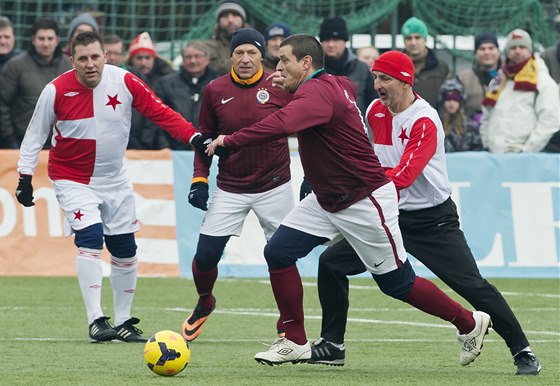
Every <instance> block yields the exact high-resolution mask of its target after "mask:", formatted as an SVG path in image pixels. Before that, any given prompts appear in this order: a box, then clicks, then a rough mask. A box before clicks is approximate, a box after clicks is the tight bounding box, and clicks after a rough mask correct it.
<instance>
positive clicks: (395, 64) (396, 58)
mask: <svg viewBox="0 0 560 386" xmlns="http://www.w3.org/2000/svg"><path fill="white" fill-rule="evenodd" d="M371 70H372V71H379V72H383V73H385V74H387V75H390V76H392V77H393V78H397V79H399V80H402V81H403V82H405V83H408V84H410V85H411V86H412V85H413V84H414V64H413V63H412V59H410V57H409V56H408V55H407V54H405V53H404V52H401V51H394V50H393V51H387V52H385V53H384V54H383V55H381V56H380V57H379V58H377V59H375V62H373V67H372V68H371Z"/></svg>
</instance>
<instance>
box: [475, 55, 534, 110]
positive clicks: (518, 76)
mask: <svg viewBox="0 0 560 386" xmlns="http://www.w3.org/2000/svg"><path fill="white" fill-rule="evenodd" d="M509 79H513V81H514V85H513V89H514V90H517V91H530V92H536V91H537V80H538V74H537V61H536V60H535V57H534V56H531V57H530V58H529V59H527V60H526V61H524V62H521V63H511V62H510V61H509V60H506V63H505V64H504V66H503V68H502V69H501V70H500V71H499V72H498V75H497V76H496V77H495V78H494V79H493V80H492V82H490V85H489V86H488V92H487V93H486V95H485V97H484V100H483V101H482V105H483V106H486V107H493V106H495V105H496V102H497V101H498V98H499V97H500V94H501V93H502V91H503V89H504V87H505V85H506V83H507V81H508V80H509Z"/></svg>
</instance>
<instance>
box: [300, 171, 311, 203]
mask: <svg viewBox="0 0 560 386" xmlns="http://www.w3.org/2000/svg"><path fill="white" fill-rule="evenodd" d="M312 191H313V188H312V187H311V184H310V183H309V181H307V178H305V176H303V181H302V182H301V186H300V188H299V200H300V201H301V200H303V199H304V198H305V197H307V196H308V195H309V194H311V192H312Z"/></svg>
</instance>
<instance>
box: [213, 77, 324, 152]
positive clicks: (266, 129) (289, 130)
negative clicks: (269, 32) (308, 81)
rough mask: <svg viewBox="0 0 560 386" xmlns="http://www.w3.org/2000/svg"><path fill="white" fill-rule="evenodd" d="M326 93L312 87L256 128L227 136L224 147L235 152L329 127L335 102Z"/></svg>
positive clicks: (250, 127) (249, 128)
mask: <svg viewBox="0 0 560 386" xmlns="http://www.w3.org/2000/svg"><path fill="white" fill-rule="evenodd" d="M322 91H324V90H321V89H320V88H318V87H308V88H306V90H305V92H301V93H298V92H296V94H294V98H293V99H292V101H291V102H290V103H288V104H287V105H286V106H285V107H283V108H281V109H280V110H277V111H275V112H274V113H273V114H271V115H269V116H268V117H266V118H264V119H263V120H261V121H259V122H258V123H256V124H254V125H252V126H249V127H246V128H243V129H242V130H239V131H237V132H235V133H233V134H231V135H228V136H226V138H225V139H224V145H225V146H226V147H233V148H239V147H243V146H246V145H259V144H262V143H265V142H268V141H271V140H275V139H279V138H284V137H287V136H289V135H290V134H294V133H297V132H299V131H302V130H305V129H308V128H310V127H315V126H321V125H324V124H326V123H327V122H329V121H330V119H331V117H332V114H333V101H332V99H331V98H329V97H328V93H326V92H322ZM310 106H313V108H310Z"/></svg>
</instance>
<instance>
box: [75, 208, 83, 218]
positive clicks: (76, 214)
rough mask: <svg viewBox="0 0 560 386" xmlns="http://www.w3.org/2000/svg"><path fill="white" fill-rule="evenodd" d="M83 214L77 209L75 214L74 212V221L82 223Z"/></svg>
mask: <svg viewBox="0 0 560 386" xmlns="http://www.w3.org/2000/svg"><path fill="white" fill-rule="evenodd" d="M83 215H84V214H83V213H82V212H81V211H80V209H78V211H77V212H74V220H78V221H82V216H83Z"/></svg>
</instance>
